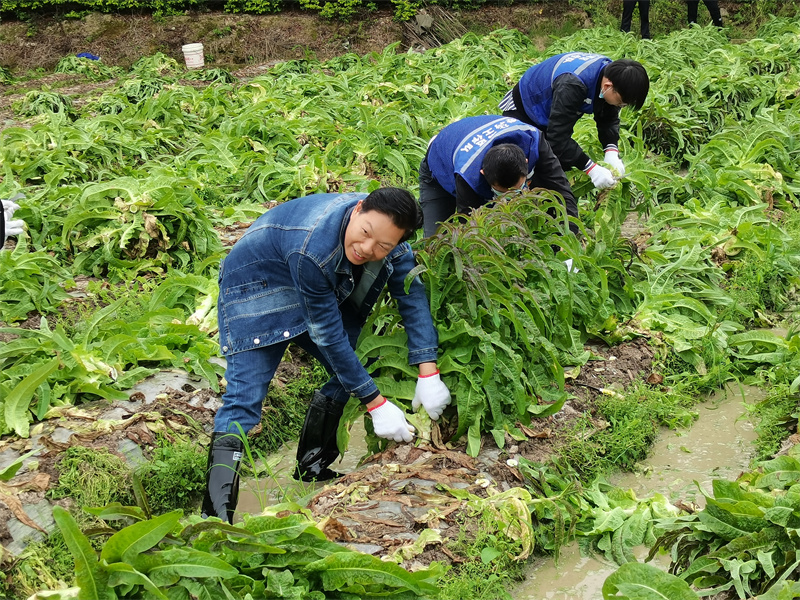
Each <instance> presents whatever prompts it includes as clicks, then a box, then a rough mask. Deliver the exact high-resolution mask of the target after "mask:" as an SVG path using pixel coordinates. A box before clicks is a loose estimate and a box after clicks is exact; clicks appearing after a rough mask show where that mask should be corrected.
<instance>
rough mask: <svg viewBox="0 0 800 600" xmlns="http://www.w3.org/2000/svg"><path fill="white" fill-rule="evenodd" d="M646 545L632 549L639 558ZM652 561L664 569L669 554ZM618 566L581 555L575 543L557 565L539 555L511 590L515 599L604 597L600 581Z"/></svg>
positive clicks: (643, 555) (563, 551)
mask: <svg viewBox="0 0 800 600" xmlns="http://www.w3.org/2000/svg"><path fill="white" fill-rule="evenodd" d="M647 552H648V550H647V548H645V547H644V546H639V547H637V548H634V549H633V554H634V556H635V557H636V559H637V560H638V561H640V562H641V561H644V559H645V558H647ZM650 564H651V565H654V566H656V567H659V568H661V569H664V570H667V569H668V568H669V557H668V556H656V557H655V558H654V559H653V560H652V561H650ZM616 570H617V566H616V565H614V564H612V563H607V562H605V561H603V560H602V558H596V557H589V556H581V552H580V549H579V548H578V545H577V544H571V545H569V546H567V547H565V548H562V549H561V557H560V558H559V561H558V565H557V566H556V564H555V563H554V562H553V560H552V559H540V560H539V561H537V562H535V563H534V564H533V565H531V567H530V569H529V571H528V575H527V577H528V578H527V580H526V581H525V582H524V583H522V584H520V585H519V586H518V587H517V588H516V589H515V590H511V592H510V593H511V597H512V598H514V600H598V598H602V597H603V583H604V582H605V580H606V578H607V577H608V576H609V575H611V574H612V573H613V572H614V571H616Z"/></svg>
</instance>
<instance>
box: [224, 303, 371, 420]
mask: <svg viewBox="0 0 800 600" xmlns="http://www.w3.org/2000/svg"><path fill="white" fill-rule="evenodd" d="M342 321H343V324H344V328H345V332H346V333H347V337H348V339H349V340H350V345H351V346H352V347H353V348H355V347H356V342H357V341H358V336H359V334H360V333H361V326H362V325H363V323H359V322H356V319H355V317H354V316H352V314H350V313H349V311H347V310H343V311H342ZM290 343H294V344H297V345H298V346H300V347H301V348H302V349H303V350H305V351H306V352H308V353H309V354H310V355H311V356H313V357H314V358H316V359H317V360H318V361H319V362H320V363H322V366H323V367H325V370H326V371H327V372H328V373H330V374H331V378H330V379H329V380H328V382H327V383H326V384H325V385H324V386H322V389H321V390H320V392H321V393H322V394H323V395H325V396H327V397H328V398H331V399H332V400H334V401H335V402H340V403H342V404H346V403H347V401H348V400H349V399H350V395H349V394H348V393H347V392H346V391H345V389H344V388H343V387H342V384H341V383H339V379H338V378H337V377H336V375H333V369H332V368H331V366H330V364H328V362H327V361H326V360H325V358H324V357H323V355H322V353H321V352H320V351H319V349H318V348H317V346H316V345H315V344H314V342H312V341H311V338H310V337H309V335H308V333H307V332H306V333H303V334H301V335H299V336H297V337H296V338H294V339H292V340H289V341H286V342H280V343H277V344H272V345H270V346H265V347H263V348H253V349H252V350H245V351H243V352H237V353H235V354H231V355H229V356H228V357H227V361H228V365H227V367H226V369H225V380H226V381H227V382H228V387H227V388H226V389H225V393H224V394H223V396H222V407H220V409H219V410H218V411H217V414H216V416H215V417H214V431H218V432H233V433H239V428H238V427H237V426H236V425H235V423H238V424H239V425H240V426H241V428H242V431H244V432H245V433H247V432H248V431H250V430H251V429H252V428H253V427H255V426H256V425H258V424H259V422H260V421H261V407H262V405H263V403H264V398H266V397H267V391H268V390H269V384H270V382H271V381H272V378H273V376H274V375H275V371H276V369H277V368H278V365H279V364H280V362H281V360H282V359H283V355H284V352H286V348H287V347H288V346H289V344H290Z"/></svg>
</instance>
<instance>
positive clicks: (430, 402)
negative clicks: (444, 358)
mask: <svg viewBox="0 0 800 600" xmlns="http://www.w3.org/2000/svg"><path fill="white" fill-rule="evenodd" d="M420 404H421V405H422V406H424V407H425V410H426V412H427V413H428V415H429V416H430V418H431V419H433V420H434V421H435V420H436V419H438V418H439V417H441V416H442V411H443V410H444V407H445V406H447V405H448V404H450V390H448V389H447V386H446V385H445V384H444V382H443V381H442V378H441V377H439V371H436V373H431V374H430V375H420V377H419V378H418V379H417V389H416V390H415V392H414V399H413V400H412V401H411V408H412V409H413V410H415V411H416V410H417V409H418V408H419V406H420Z"/></svg>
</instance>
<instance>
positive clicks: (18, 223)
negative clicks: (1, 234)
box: [0, 196, 25, 244]
mask: <svg viewBox="0 0 800 600" xmlns="http://www.w3.org/2000/svg"><path fill="white" fill-rule="evenodd" d="M15 197H16V196H15ZM0 204H2V205H3V219H4V220H5V236H6V237H5V238H4V239H3V243H4V244H5V242H6V239H8V238H9V237H10V236H12V235H19V234H21V233H22V231H23V229H24V225H25V222H24V221H23V220H22V219H15V220H13V221H12V219H13V217H14V213H15V212H16V210H17V209H18V208H19V204H17V203H16V202H14V201H13V200H3V201H0Z"/></svg>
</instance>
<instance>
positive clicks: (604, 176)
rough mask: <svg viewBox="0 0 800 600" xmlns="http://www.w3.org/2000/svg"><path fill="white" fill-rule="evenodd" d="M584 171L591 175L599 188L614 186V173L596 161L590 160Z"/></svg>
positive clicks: (595, 185)
mask: <svg viewBox="0 0 800 600" xmlns="http://www.w3.org/2000/svg"><path fill="white" fill-rule="evenodd" d="M584 172H585V173H586V174H587V175H588V176H589V178H590V179H591V180H592V183H593V184H594V187H596V188H597V189H599V190H604V189H606V188H610V187H614V184H615V183H616V181H614V174H613V173H611V171H609V170H608V169H606V168H605V167H601V166H600V165H598V164H597V163H596V162H592V161H589V166H588V167H586V168H585V169H584Z"/></svg>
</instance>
